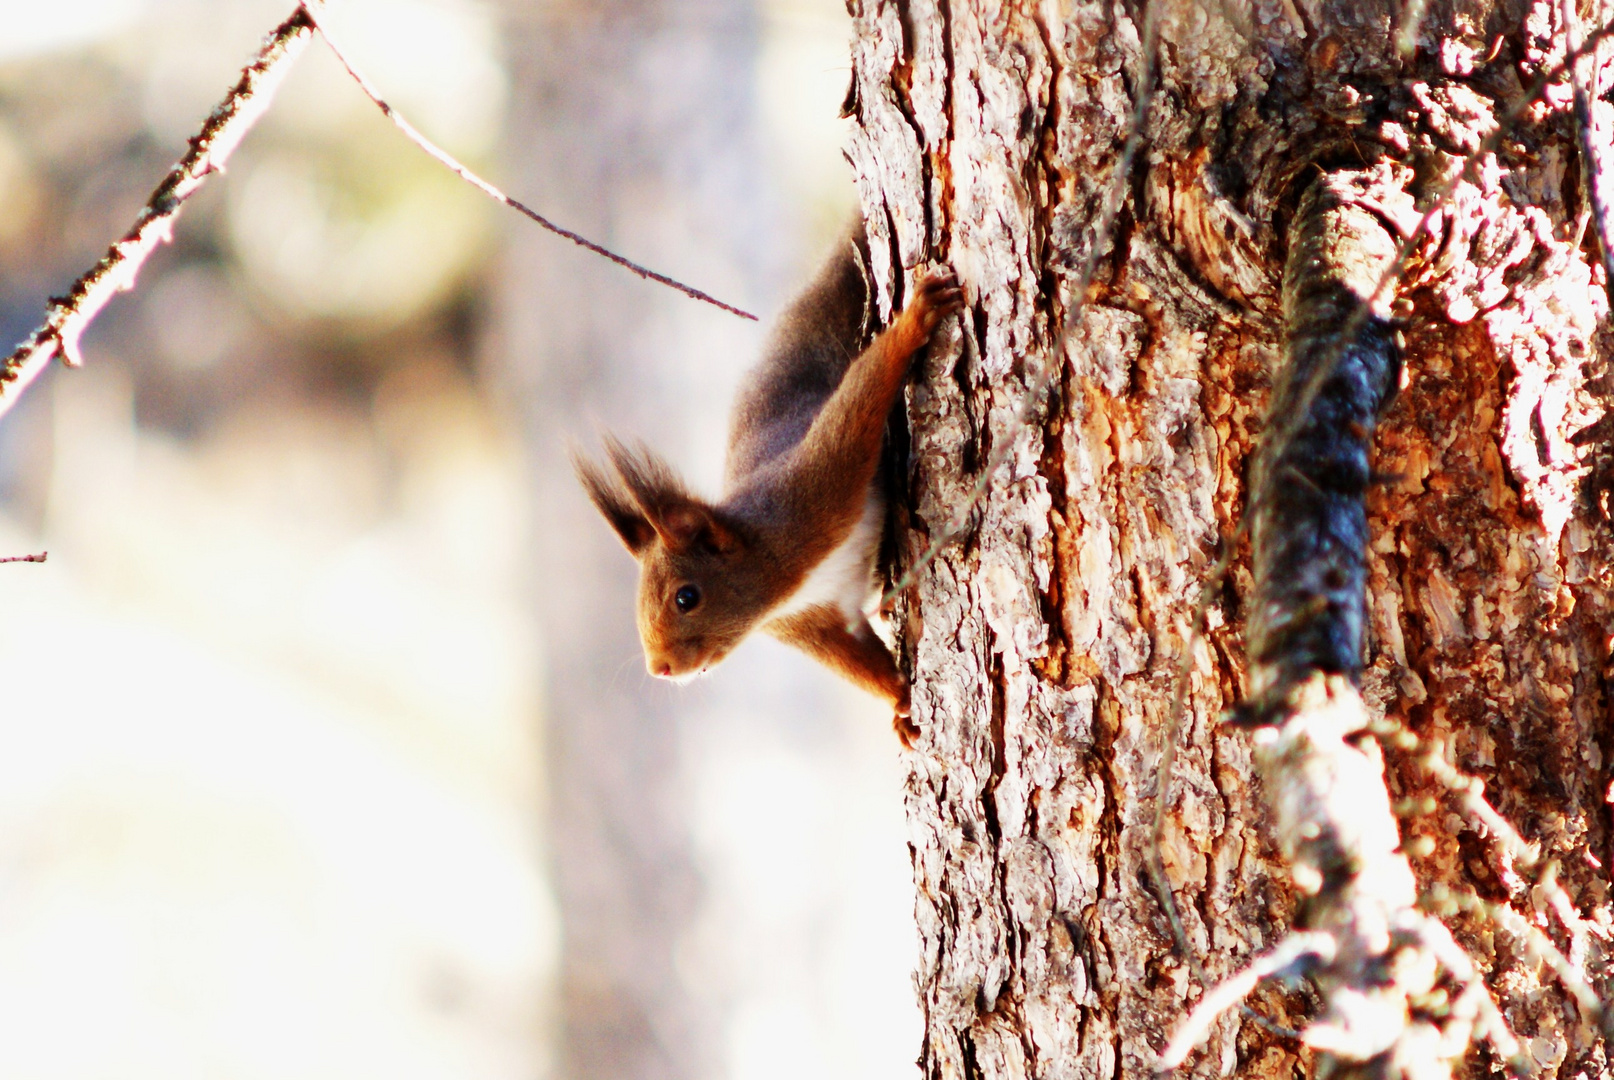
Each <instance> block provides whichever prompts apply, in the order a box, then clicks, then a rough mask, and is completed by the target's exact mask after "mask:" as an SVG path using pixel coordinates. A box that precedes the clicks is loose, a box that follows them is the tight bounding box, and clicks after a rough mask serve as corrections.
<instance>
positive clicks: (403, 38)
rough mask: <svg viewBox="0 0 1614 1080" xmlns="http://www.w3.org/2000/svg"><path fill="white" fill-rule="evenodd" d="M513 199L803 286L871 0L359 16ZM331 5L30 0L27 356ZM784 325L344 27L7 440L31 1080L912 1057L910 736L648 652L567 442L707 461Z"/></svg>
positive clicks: (820, 236) (629, 1073) (5, 801)
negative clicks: (606, 258) (678, 666)
mask: <svg viewBox="0 0 1614 1080" xmlns="http://www.w3.org/2000/svg"><path fill="white" fill-rule="evenodd" d="M329 8H330V10H329V14H328V16H327V17H328V19H329V20H330V24H331V26H332V27H333V30H335V31H337V32H338V40H339V41H340V42H341V43H342V44H343V46H344V48H345V49H346V50H347V51H348V52H349V53H350V54H351V56H352V58H353V59H354V60H355V62H356V63H357V64H358V65H359V67H360V68H361V69H363V70H364V71H365V72H366V73H367V74H368V75H369V76H370V78H371V79H372V81H374V82H375V83H377V84H378V85H379V86H380V88H381V90H382V92H383V93H384V94H385V95H386V96H387V97H388V98H389V100H391V102H392V103H393V104H394V105H396V106H397V107H398V108H399V109H400V110H401V111H402V112H403V113H404V114H405V115H406V116H408V117H410V118H411V119H412V120H413V121H414V122H415V124H416V125H417V126H419V127H420V128H422V129H423V130H424V131H425V132H426V133H427V134H428V135H430V136H431V137H433V138H434V139H436V140H437V141H439V142H440V143H441V144H443V145H444V146H445V147H446V148H447V149H449V150H450V151H451V152H453V153H455V154H458V155H460V156H461V157H463V158H464V159H465V160H467V161H468V162H469V163H471V164H472V165H473V166H474V167H477V168H479V169H482V170H484V171H485V172H487V173H488V174H489V175H490V176H491V178H493V179H494V180H495V181H496V182H498V183H500V184H502V185H504V186H505V187H506V188H507V189H508V190H509V191H510V192H511V193H512V194H513V195H515V196H516V197H517V198H521V199H523V200H525V201H528V202H529V203H531V204H532V205H534V206H535V207H537V208H539V209H540V210H542V211H544V212H546V213H549V214H551V215H552V216H553V217H555V218H556V219H557V220H559V221H561V222H563V223H565V224H568V225H571V226H573V227H575V228H578V229H579V230H580V231H582V232H584V233H585V234H587V235H589V236H591V237H592V238H594V239H596V240H598V241H600V242H602V243H605V244H607V245H608V246H610V247H612V248H614V249H616V250H619V251H621V252H622V253H624V254H626V255H628V256H629V257H631V258H634V259H637V260H638V261H641V262H643V263H646V264H648V265H650V266H653V267H654V268H656V269H658V270H661V271H663V272H666V273H668V274H671V275H673V276H674V277H677V278H680V279H681V280H686V281H688V282H690V283H691V284H694V285H696V286H698V287H701V288H703V289H706V290H707V291H709V292H712V293H714V294H716V295H718V296H720V297H722V298H723V299H725V300H728V301H730V302H732V303H736V304H739V305H741V306H743V307H746V308H749V309H751V310H753V311H757V312H759V313H762V314H764V315H767V314H769V313H771V312H773V311H775V310H777V308H778V307H779V305H780V304H781V303H782V302H783V301H784V300H785V299H786V298H787V297H788V296H789V294H790V291H791V289H792V288H793V287H795V286H796V285H797V284H799V282H800V281H801V280H803V279H804V278H805V276H806V275H807V274H808V273H810V271H811V269H812V266H813V264H814V263H815V262H816V261H817V260H818V259H819V258H820V257H821V256H822V254H823V252H824V251H825V250H826V249H827V247H828V245H829V243H830V242H831V241H832V239H833V237H834V235H835V234H836V233H837V232H838V230H839V229H840V228H841V227H842V225H843V222H844V221H845V220H846V218H847V217H849V216H850V214H851V212H852V206H853V192H852V186H851V181H850V177H849V175H848V171H847V168H846V166H845V164H844V162H843V161H842V159H841V155H840V143H841V138H842V129H841V127H840V124H841V122H840V121H838V120H837V113H838V107H839V104H840V102H841V99H842V97H843V95H844V93H845V89H846V82H847V51H846V40H847V36H848V34H849V33H850V27H849V24H848V20H847V18H846V16H845V13H844V10H843V9H842V7H841V4H840V0H663V2H655V0H576V2H561V0H508V2H506V3H495V2H481V3H479V2H472V0H330V3H329ZM290 10H291V3H290V0H275V2H271V0H227V2H223V3H221V2H219V0H55V2H53V3H49V4H41V3H37V2H35V0H0V338H3V339H4V343H5V344H6V345H7V346H9V345H10V344H11V343H13V342H15V341H17V340H19V339H20V338H22V337H23V336H24V335H25V334H27V333H28V332H29V331H30V330H31V329H32V328H33V326H34V325H36V324H37V323H38V321H39V320H40V318H41V316H42V313H43V310H44V303H45V299H46V298H47V297H48V296H50V295H52V294H54V293H57V292H60V291H62V290H63V289H64V288H65V287H66V286H67V284H68V283H69V282H70V281H71V280H72V279H73V278H74V277H75V276H76V275H77V274H78V273H79V272H81V271H82V270H84V269H85V268H87V267H88V266H89V265H90V264H91V263H93V261H94V260H95V259H97V258H99V256H100V255H101V253H102V252H103V251H104V250H105V248H106V246H107V244H108V243H109V242H110V241H111V240H112V239H114V238H115V237H117V236H118V235H120V234H121V233H122V232H123V231H124V230H125V229H126V228H127V227H128V225H129V224H130V223H131V222H132V220H133V218H134V216H135V214H136V212H137V211H138V209H139V207H140V206H141V205H142V204H143V203H144V201H145V199H146V198H147V196H148V195H149V193H150V191H151V189H152V188H153V187H154V186H155V185H156V183H157V181H158V180H159V179H160V178H161V177H162V175H163V173H164V172H165V171H166V169H167V168H168V166H169V164H170V163H171V162H172V161H173V160H175V159H176V158H177V157H178V156H179V155H180V153H182V152H183V149H184V145H185V139H186V137H187V136H188V135H190V134H192V133H194V132H195V130H196V129H197V127H198V126H199V124H200V121H201V119H202V118H203V117H204V116H205V115H206V113H207V112H208V111H209V110H210V109H211V108H212V106H213V105H214V104H215V103H216V102H217V100H218V99H219V98H220V97H221V96H222V93H223V91H224V90H225V89H226V88H227V87H228V86H230V85H231V84H232V83H233V82H234V81H235V79H236V77H237V74H238V72H239V70H240V68H241V66H242V64H243V63H244V62H245V61H246V60H247V59H248V58H249V57H250V56H251V54H252V53H253V52H254V51H255V50H256V48H257V46H258V44H259V42H260V41H261V39H262V38H263V36H264V34H265V33H266V32H267V31H268V30H269V29H270V28H272V27H273V26H274V25H275V24H276V23H278V22H279V21H280V20H282V19H283V18H285V17H286V16H287V15H288V14H289V13H290ZM761 334H762V330H761V329H759V328H758V327H757V326H755V325H754V324H749V323H743V322H741V321H740V320H737V319H735V318H733V317H732V316H729V315H726V314H724V313H722V312H720V311H717V310H715V309H712V308H709V307H706V306H704V305H700V304H697V303H695V302H693V301H690V300H687V299H685V298H683V297H682V296H679V295H678V294H676V293H673V292H671V291H669V290H666V289H663V288H661V287H658V286H654V285H650V284H647V283H645V282H642V281H639V280H638V279H636V278H634V277H632V276H631V275H628V274H626V273H625V272H623V271H621V270H619V269H617V268H614V267H611V266H609V265H608V264H606V263H604V262H602V261H600V260H598V259H596V258H594V257H593V256H590V255H588V254H586V253H584V252H581V251H579V250H577V249H575V248H572V247H570V246H569V245H566V244H565V243H564V242H562V241H559V240H557V239H556V238H554V237H552V236H550V235H548V234H546V233H544V232H542V231H540V230H538V229H537V228H536V227H535V226H532V225H531V224H530V223H527V222H526V221H524V220H523V219H521V218H519V217H517V216H516V215H514V214H513V213H511V212H510V211H508V210H505V209H503V208H501V207H498V206H497V205H495V204H493V203H491V202H489V201H487V200H486V199H484V198H483V197H482V196H481V195H480V194H478V193H477V192H475V191H473V190H472V189H471V188H469V187H468V186H466V185H465V184H463V183H462V182H460V181H459V180H457V179H455V178H454V177H452V176H451V175H449V174H448V173H447V172H445V171H443V170H442V169H441V168H440V167H439V166H437V165H436V164H434V163H433V162H431V161H430V160H429V159H428V158H426V157H425V156H424V155H423V154H421V153H420V151H418V150H417V149H416V148H415V147H413V146H411V145H410V144H409V143H407V142H405V141H404V140H403V138H402V137H401V136H400V135H398V133H397V132H396V131H395V130H394V129H393V128H392V127H391V126H390V125H389V124H388V123H387V121H386V120H385V119H384V118H383V117H382V116H381V115H380V114H379V112H378V111H377V110H376V109H375V108H374V106H373V105H371V104H370V103H369V102H368V101H367V100H366V99H365V98H364V97H363V96H362V95H361V94H360V92H359V90H358V88H357V87H356V86H355V85H353V84H352V82H351V81H350V80H349V79H348V78H347V76H346V75H345V74H344V73H342V72H341V70H340V68H339V67H338V66H337V65H336V64H335V63H334V61H333V60H332V59H331V57H330V55H329V54H328V53H327V52H326V51H325V50H324V48H323V46H322V44H321V43H320V42H319V41H318V40H316V41H315V42H314V43H313V44H312V45H311V46H310V47H309V49H308V51H307V53H306V54H305V55H304V56H303V58H302V59H301V60H300V61H299V62H298V64H297V66H296V69H295V70H294V71H293V72H292V75H291V77H290V79H289V80H288V82H287V83H286V85H285V86H284V88H283V89H282V91H281V93H280V95H279V98H278V100H277V102H276V104H275V106H274V108H273V109H272V111H271V112H270V113H269V114H268V116H267V117H266V118H265V119H264V120H263V121H262V122H260V123H259V125H258V126H257V128H256V129H255V130H254V131H253V133H252V134H251V135H250V136H249V138H248V140H247V142H246V143H245V145H244V146H243V147H242V149H241V150H240V151H239V152H238V154H237V155H236V157H235V158H234V159H233V161H232V163H231V166H230V168H229V171H228V173H227V174H226V175H225V176H222V177H217V178H215V179H214V180H213V181H212V182H210V183H209V185H208V186H207V187H206V188H205V189H204V190H203V192H202V193H201V194H200V195H199V196H198V197H197V198H196V199H195V200H194V201H193V202H192V203H191V204H190V205H189V207H188V209H187V210H186V212H185V214H184V215H183V216H182V218H181V219H180V223H179V228H178V230H177V232H176V236H175V239H174V242H173V244H172V245H170V246H169V247H167V248H164V249H163V250H162V251H161V252H159V253H158V255H157V256H156V257H155V258H154V259H153V260H152V261H151V262H149V263H148V264H147V266H146V269H145V271H144V273H143V275H142V277H141V279H140V283H139V286H138V288H137V290H136V291H135V292H133V293H131V294H128V295H126V296H124V297H121V298H120V299H118V300H117V301H115V302H114V303H113V304H112V305H111V306H110V307H109V308H108V310H107V311H106V313H105V314H104V315H103V316H102V318H101V319H100V320H99V322H98V323H97V324H96V325H95V326H94V328H93V330H92V332H91V333H90V335H89V336H88V338H87V340H86V349H85V352H86V357H87V361H88V365H87V367H85V368H84V369H82V370H79V371H63V370H54V371H52V372H50V373H49V374H47V375H46V376H45V377H44V378H42V379H41V381H40V382H39V383H37V384H36V385H35V386H34V387H33V388H32V389H31V390H30V391H29V392H28V394H27V395H25V397H24V398H23V400H22V402H21V404H20V405H19V406H18V408H17V409H15V410H14V411H13V412H12V413H11V414H10V415H8V416H7V417H5V418H4V420H3V421H0V554H18V555H20V554H27V553H32V552H36V551H40V550H47V549H48V550H49V552H50V561H49V562H48V563H46V564H44V565H42V566H41V565H31V564H18V565H3V566H0V688H3V698H0V700H3V706H0V1076H5V1077H19V1078H36V1077H37V1078H63V1080H66V1078H89V1077H114V1076H115V1077H119V1078H129V1080H137V1078H141V1077H157V1076H161V1077H164V1078H166V1080H183V1078H187V1077H207V1078H210V1080H217V1078H231V1077H251V1078H264V1080H268V1078H281V1077H285V1078H291V1077H296V1078H299V1080H307V1078H322V1077H332V1078H335V1077H368V1076H376V1077H380V1076H386V1077H389V1078H417V1077H418V1078H422V1080H425V1078H438V1077H444V1078H446V1077H475V1078H479V1080H499V1078H504V1077H510V1078H516V1077H544V1078H549V1077H553V1078H557V1080H571V1078H582V1077H600V1078H604V1077H611V1078H613V1080H637V1078H662V1077H665V1078H684V1077H688V1078H707V1077H710V1078H724V1080H792V1078H795V1077H798V1076H799V1077H804V1078H805V1077H808V1076H812V1077H815V1078H816V1077H820V1076H823V1075H826V1074H831V1075H838V1076H843V1077H871V1078H872V1077H876V1076H878V1077H882V1078H886V1077H903V1076H911V1075H913V1074H914V1073H915V1072H916V1070H915V1068H914V1065H913V1059H914V1056H915V1053H916V1051H917V1047H918V1040H919V1033H920V1027H919V1019H918V1016H917V1013H916V1008H915V1005H914V1003H913V999H912V991H911V983H910V972H911V970H912V968H913V966H914V960H915V957H914V934H913V930H912V926H911V919H910V912H911V908H912V903H911V886H910V884H909V872H908V864H907V855H906V845H905V832H904V825H903V820H902V807H901V798H902V783H903V773H902V770H901V762H900V759H899V754H898V747H897V743H896V740H895V737H894V736H893V735H892V734H891V732H890V729H889V718H888V717H887V716H886V715H885V714H884V709H883V708H882V707H881V706H880V705H878V704H877V703H875V702H873V701H871V700H866V699H864V698H863V697H861V696H860V695H859V694H857V693H856V692H855V691H852V690H850V689H848V688H845V687H843V686H842V685H840V684H839V683H837V682H836V681H835V680H834V679H833V678H832V677H830V676H828V675H825V674H823V673H821V672H820V671H819V670H818V669H816V668H814V667H813V666H812V665H811V664H810V663H809V662H808V661H806V660H804V659H802V658H800V657H798V656H797V655H795V654H794V653H792V652H790V651H789V650H787V649H785V648H783V647H782V646H778V645H776V644H774V643H772V642H769V641H761V640H759V641H755V642H752V643H748V644H747V645H746V646H745V647H744V648H742V649H741V650H740V651H739V653H738V654H736V656H735V657H734V658H733V659H732V660H731V661H729V662H728V663H727V664H726V665H725V666H724V667H723V668H722V669H721V670H719V671H718V672H717V673H715V674H714V675H713V676H711V677H710V678H708V679H706V680H704V681H702V682H701V683H699V684H697V685H695V686H691V687H684V688H677V687H670V686H666V685H663V684H659V683H656V682H655V681H654V680H651V679H649V678H648V677H647V676H646V675H645V673H644V667H643V663H642V660H641V658H640V654H639V649H638V644H637V641H636V638H635V634H634V630H633V621H632V614H631V595H632V587H633V581H634V567H633V564H632V562H631V560H630V559H629V558H628V556H627V555H626V553H625V552H623V551H622V550H621V549H620V547H619V546H618V545H617V543H616V541H615V539H614V538H613V536H612V535H611V534H610V532H609V531H608V530H607V529H606V527H605V526H604V524H603V523H602V522H600V521H599V520H597V519H596V515H594V513H593V511H592V510H591V509H590V508H589V507H588V506H587V504H586V503H585V502H584V500H583V499H582V498H581V496H580V495H579V493H578V492H577V490H576V486H575V484H574V482H573V481H572V479H571V476H570V472H569V470H568V469H567V467H566V466H565V447H566V445H567V441H568V440H575V441H578V442H581V443H583V444H584V445H591V444H592V443H593V440H594V439H595V432H596V430H598V428H599V427H601V426H604V427H609V428H611V429H613V430H617V431H619V432H621V433H623V434H626V435H630V436H639V437H643V438H646V439H647V440H649V441H651V442H652V443H653V444H655V445H657V446H658V447H659V448H661V449H662V450H663V451H664V452H665V453H666V454H667V455H668V456H669V457H670V458H671V459H672V460H673V461H675V462H677V463H678V464H679V465H680V466H681V467H682V468H684V469H685V470H686V471H687V472H688V474H689V476H690V479H691V481H692V482H693V483H695V484H696V485H697V486H698V487H701V488H703V489H705V490H708V491H715V490H716V486H717V481H718V478H719V476H720V472H721V457H722V447H723V440H724V418H725V415H726V410H727V407H728V403H729V397H730V394H731V391H732V388H733V386H734V383H735V381H736V379H737V378H738V376H739V373H740V372H741V371H742V370H743V369H744V368H745V366H746V365H747V364H748V363H749V362H750V361H751V360H752V359H754V358H755V356H756V353H757V350H758V348H759V345H760V341H761Z"/></svg>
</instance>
